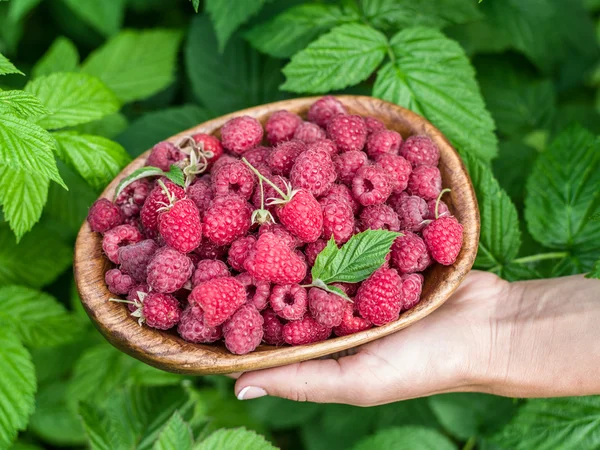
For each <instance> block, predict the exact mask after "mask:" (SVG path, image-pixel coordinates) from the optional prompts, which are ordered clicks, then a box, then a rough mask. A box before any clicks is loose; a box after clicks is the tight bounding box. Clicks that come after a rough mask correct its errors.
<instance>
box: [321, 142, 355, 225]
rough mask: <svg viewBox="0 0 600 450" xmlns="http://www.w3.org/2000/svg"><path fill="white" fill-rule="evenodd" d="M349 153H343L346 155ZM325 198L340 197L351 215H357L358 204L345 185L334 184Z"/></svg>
mask: <svg viewBox="0 0 600 450" xmlns="http://www.w3.org/2000/svg"><path fill="white" fill-rule="evenodd" d="M349 153H351V152H348V153H345V154H346V155H347V154H349ZM325 197H340V198H342V199H343V200H345V201H346V202H348V204H349V205H350V208H352V214H357V213H358V211H359V210H360V203H358V202H357V201H356V199H355V198H354V197H353V196H352V191H351V190H350V188H349V187H348V186H346V185H345V184H334V185H333V186H331V189H329V192H327V195H326V196H325Z"/></svg>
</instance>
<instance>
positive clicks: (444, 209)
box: [424, 200, 451, 220]
mask: <svg viewBox="0 0 600 450" xmlns="http://www.w3.org/2000/svg"><path fill="white" fill-rule="evenodd" d="M435 203H436V200H429V201H428V202H427V216H425V217H424V218H425V219H429V220H435V219H436V218H437V217H435ZM450 215H451V213H450V210H449V209H448V205H446V204H445V203H444V202H443V201H442V200H440V202H439V204H438V217H442V216H450Z"/></svg>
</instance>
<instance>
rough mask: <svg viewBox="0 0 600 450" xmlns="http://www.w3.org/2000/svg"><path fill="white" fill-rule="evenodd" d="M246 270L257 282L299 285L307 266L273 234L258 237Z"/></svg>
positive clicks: (247, 261)
mask: <svg viewBox="0 0 600 450" xmlns="http://www.w3.org/2000/svg"><path fill="white" fill-rule="evenodd" d="M244 268H245V269H246V270H247V271H248V273H250V275H252V276H253V277H254V278H256V279H257V280H264V281H270V282H271V283H278V284H292V283H299V282H300V281H302V279H303V278H304V277H305V275H306V264H305V263H304V262H303V261H302V260H301V259H300V258H298V256H297V255H296V254H295V253H294V252H293V250H292V249H290V248H289V247H288V245H287V244H286V242H285V241H284V240H283V239H281V238H280V237H278V236H277V235H275V234H273V233H263V234H261V235H260V236H259V237H258V241H256V245H255V246H254V249H252V251H251V252H250V255H248V259H246V262H245V263H244Z"/></svg>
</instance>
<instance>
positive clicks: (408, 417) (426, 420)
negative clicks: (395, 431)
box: [356, 398, 439, 429]
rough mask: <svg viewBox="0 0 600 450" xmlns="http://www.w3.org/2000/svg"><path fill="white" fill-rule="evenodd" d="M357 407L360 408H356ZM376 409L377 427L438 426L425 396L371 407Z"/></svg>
mask: <svg viewBox="0 0 600 450" xmlns="http://www.w3.org/2000/svg"><path fill="white" fill-rule="evenodd" d="M356 409H359V410H360V408H356ZM371 409H374V410H376V412H377V419H376V421H375V426H376V428H377V429H382V428H388V427H390V426H394V425H396V426H400V425H421V426H424V427H434V428H437V427H439V423H438V421H437V419H436V417H435V415H434V414H433V411H432V410H431V407H430V406H429V403H428V401H427V399H426V398H416V399H412V400H403V401H401V402H396V403H390V404H387V405H381V406H376V407H374V408H371Z"/></svg>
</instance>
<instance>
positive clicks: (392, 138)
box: [367, 130, 402, 159]
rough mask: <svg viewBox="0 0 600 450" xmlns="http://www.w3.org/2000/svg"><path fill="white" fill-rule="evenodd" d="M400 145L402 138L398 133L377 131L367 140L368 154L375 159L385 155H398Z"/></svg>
mask: <svg viewBox="0 0 600 450" xmlns="http://www.w3.org/2000/svg"><path fill="white" fill-rule="evenodd" d="M400 145H402V136H400V133H398V132H397V131H392V130H381V131H376V132H375V133H373V134H371V135H370V136H369V138H368V139H367V154H368V155H369V156H370V157H371V158H373V159H377V157H379V156H381V155H384V154H391V155H397V154H398V150H400Z"/></svg>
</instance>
